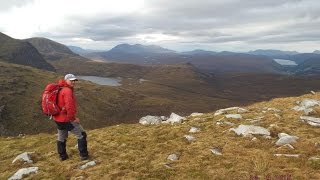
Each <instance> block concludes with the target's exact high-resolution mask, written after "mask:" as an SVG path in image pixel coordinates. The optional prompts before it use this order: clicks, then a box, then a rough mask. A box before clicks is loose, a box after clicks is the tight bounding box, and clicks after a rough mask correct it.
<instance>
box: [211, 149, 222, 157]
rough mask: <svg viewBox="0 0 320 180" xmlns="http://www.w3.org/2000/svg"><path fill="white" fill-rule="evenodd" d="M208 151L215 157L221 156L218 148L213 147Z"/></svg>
mask: <svg viewBox="0 0 320 180" xmlns="http://www.w3.org/2000/svg"><path fill="white" fill-rule="evenodd" d="M210 151H211V152H212V153H213V154H215V155H218V156H221V155H222V152H221V149H220V148H217V147H214V148H211V149H210Z"/></svg>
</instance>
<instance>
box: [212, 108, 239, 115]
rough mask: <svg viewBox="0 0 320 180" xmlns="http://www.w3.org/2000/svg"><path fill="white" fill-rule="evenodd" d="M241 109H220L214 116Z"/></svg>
mask: <svg viewBox="0 0 320 180" xmlns="http://www.w3.org/2000/svg"><path fill="white" fill-rule="evenodd" d="M238 109H239V107H229V108H225V109H219V110H217V111H216V112H215V113H214V116H218V115H222V114H225V113H226V112H227V111H233V110H238Z"/></svg>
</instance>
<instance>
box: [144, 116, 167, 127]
mask: <svg viewBox="0 0 320 180" xmlns="http://www.w3.org/2000/svg"><path fill="white" fill-rule="evenodd" d="M161 122H162V118H161V117H160V116H150V115H148V116H144V117H142V118H140V120H139V123H140V124H143V125H147V124H161Z"/></svg>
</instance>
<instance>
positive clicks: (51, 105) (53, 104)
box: [41, 83, 61, 119]
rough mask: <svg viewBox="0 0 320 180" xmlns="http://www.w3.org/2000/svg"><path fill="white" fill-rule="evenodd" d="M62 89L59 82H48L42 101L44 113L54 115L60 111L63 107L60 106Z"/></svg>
mask: <svg viewBox="0 0 320 180" xmlns="http://www.w3.org/2000/svg"><path fill="white" fill-rule="evenodd" d="M60 89H61V86H59V84H57V83H52V84H48V85H47V86H46V88H45V89H44V92H43V94H42V102H41V106H42V112H43V113H44V114H46V115H48V116H51V117H52V116H54V115H57V114H59V113H60V111H61V109H60V108H59V107H58V93H59V91H60ZM51 117H50V119H51Z"/></svg>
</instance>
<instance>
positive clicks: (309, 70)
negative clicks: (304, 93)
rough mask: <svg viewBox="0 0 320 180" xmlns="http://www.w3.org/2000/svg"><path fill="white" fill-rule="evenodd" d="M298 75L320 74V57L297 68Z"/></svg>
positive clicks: (309, 60)
mask: <svg viewBox="0 0 320 180" xmlns="http://www.w3.org/2000/svg"><path fill="white" fill-rule="evenodd" d="M295 73H296V74H300V75H301V74H302V75H316V74H319V73H320V56H319V57H314V58H310V59H307V60H305V61H304V62H302V63H300V64H299V65H298V66H297V67H295Z"/></svg>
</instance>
